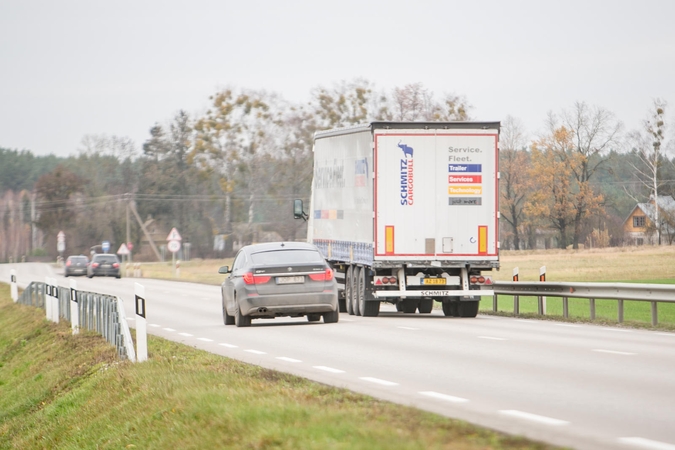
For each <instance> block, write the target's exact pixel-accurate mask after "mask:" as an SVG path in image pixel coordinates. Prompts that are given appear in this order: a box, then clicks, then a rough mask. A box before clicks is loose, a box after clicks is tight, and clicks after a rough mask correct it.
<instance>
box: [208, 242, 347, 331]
mask: <svg viewBox="0 0 675 450" xmlns="http://www.w3.org/2000/svg"><path fill="white" fill-rule="evenodd" d="M218 273H222V274H227V275H228V276H227V278H225V281H224V282H223V284H222V286H221V291H222V298H223V322H224V323H225V325H233V324H234V325H236V326H238V327H247V326H249V325H251V319H273V318H275V317H280V316H290V317H301V316H307V320H309V321H310V322H316V321H319V320H321V317H322V316H323V321H324V323H335V322H337V321H338V320H339V317H340V313H339V310H338V298H337V283H336V281H335V276H334V273H333V269H331V267H330V265H328V263H327V262H326V260H325V259H324V257H323V256H322V255H321V252H319V249H317V248H316V247H315V246H314V245H312V244H307V243H301V242H274V243H267V244H254V245H247V246H245V247H243V248H242V249H241V250H239V252H238V253H237V255H236V256H235V258H234V263H233V265H232V269H230V268H229V267H228V266H223V267H221V268H220V269H219V270H218Z"/></svg>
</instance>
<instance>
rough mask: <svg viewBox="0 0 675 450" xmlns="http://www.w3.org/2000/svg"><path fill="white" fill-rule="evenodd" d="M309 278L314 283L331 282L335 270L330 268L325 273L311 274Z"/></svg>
mask: <svg viewBox="0 0 675 450" xmlns="http://www.w3.org/2000/svg"><path fill="white" fill-rule="evenodd" d="M309 277H310V278H311V279H312V280H314V281H330V280H332V279H333V269H331V268H330V267H328V268H327V269H326V270H325V271H324V272H321V273H311V274H309Z"/></svg>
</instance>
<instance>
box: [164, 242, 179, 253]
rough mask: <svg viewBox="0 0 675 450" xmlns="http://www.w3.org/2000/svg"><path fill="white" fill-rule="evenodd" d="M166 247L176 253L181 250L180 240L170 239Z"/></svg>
mask: <svg viewBox="0 0 675 450" xmlns="http://www.w3.org/2000/svg"><path fill="white" fill-rule="evenodd" d="M166 248H167V250H169V251H170V252H171V253H176V252H177V251H178V250H180V241H169V242H168V243H167V244H166Z"/></svg>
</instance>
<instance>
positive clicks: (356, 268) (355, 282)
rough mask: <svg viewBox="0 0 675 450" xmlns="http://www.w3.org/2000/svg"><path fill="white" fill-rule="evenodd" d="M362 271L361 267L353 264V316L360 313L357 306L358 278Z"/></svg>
mask: <svg viewBox="0 0 675 450" xmlns="http://www.w3.org/2000/svg"><path fill="white" fill-rule="evenodd" d="M362 271H363V269H361V268H360V267H359V266H354V270H353V271H352V311H353V312H354V315H355V316H360V315H361V309H360V308H359V293H358V280H359V277H360V276H361V272H362Z"/></svg>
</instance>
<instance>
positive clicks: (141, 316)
mask: <svg viewBox="0 0 675 450" xmlns="http://www.w3.org/2000/svg"><path fill="white" fill-rule="evenodd" d="M134 290H135V292H136V361H138V362H143V361H146V360H147V359H148V325H147V321H146V318H145V287H143V286H142V285H141V284H139V283H134Z"/></svg>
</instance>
